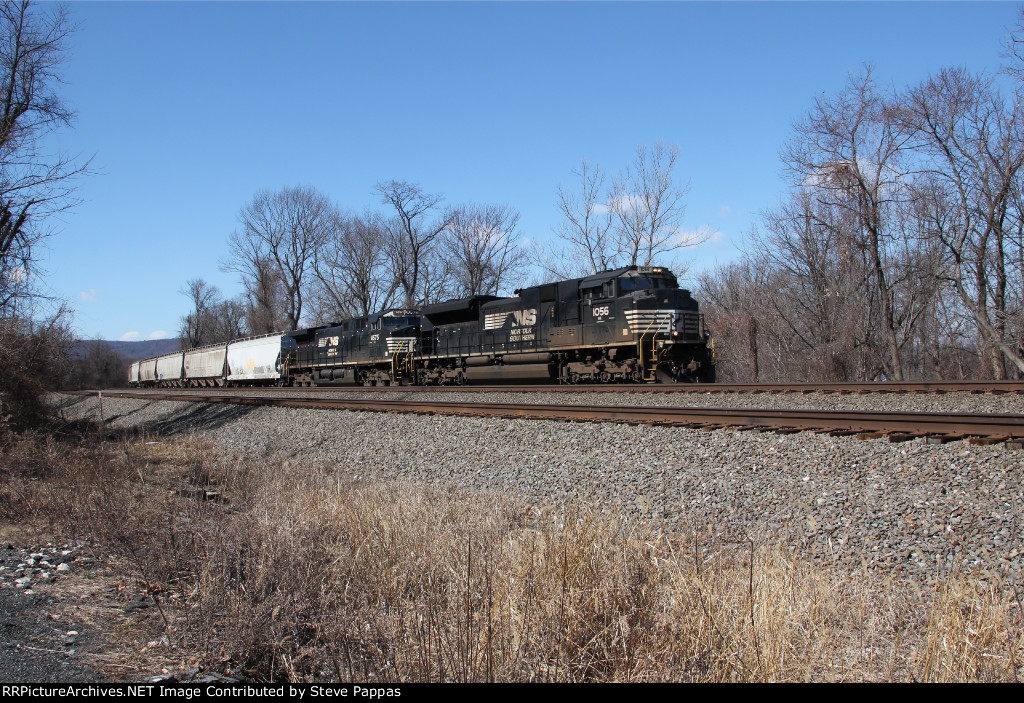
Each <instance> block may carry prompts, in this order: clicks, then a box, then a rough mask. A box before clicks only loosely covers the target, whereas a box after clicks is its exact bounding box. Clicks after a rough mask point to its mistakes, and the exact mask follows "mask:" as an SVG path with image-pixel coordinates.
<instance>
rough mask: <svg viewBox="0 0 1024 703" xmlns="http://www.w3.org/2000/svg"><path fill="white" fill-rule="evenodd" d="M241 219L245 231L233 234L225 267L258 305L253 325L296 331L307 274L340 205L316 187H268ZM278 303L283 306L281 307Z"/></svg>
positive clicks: (331, 229)
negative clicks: (335, 205) (277, 324)
mask: <svg viewBox="0 0 1024 703" xmlns="http://www.w3.org/2000/svg"><path fill="white" fill-rule="evenodd" d="M238 219H239V222H240V224H241V230H239V231H236V232H234V233H233V234H232V235H231V238H230V240H229V251H230V253H229V258H228V259H227V261H225V262H223V263H222V268H223V269H224V270H226V271H233V272H235V273H238V274H239V276H240V277H241V278H242V282H243V284H244V285H245V287H246V290H247V293H248V296H249V300H250V302H251V304H252V305H253V308H254V310H253V313H254V314H253V319H252V320H251V321H250V324H255V325H257V327H259V328H265V327H266V326H268V325H269V324H271V323H277V322H280V323H281V324H283V325H284V327H285V328H286V329H291V330H294V329H298V326H299V321H300V320H301V319H302V311H303V299H304V296H305V295H306V293H307V287H308V284H309V281H308V279H309V274H310V272H311V271H312V268H313V262H314V261H315V260H316V256H317V253H318V251H319V250H320V247H321V246H323V243H324V242H325V241H326V240H327V239H328V238H329V237H330V236H331V233H332V231H333V228H334V227H335V226H336V224H337V218H336V208H335V207H334V205H333V204H332V203H331V201H330V200H329V199H328V198H327V197H326V196H324V195H322V194H321V193H319V192H318V191H317V190H316V189H314V188H309V187H296V188H283V189H281V190H279V191H269V190H264V191H260V192H259V193H257V194H256V195H255V196H254V197H253V199H252V201H251V202H250V203H249V204H247V205H246V206H245V207H243V208H242V210H241V211H240V212H239V215H238ZM275 293H279V294H280V295H279V296H277V295H275ZM275 298H278V299H277V300H275ZM275 305H280V306H281V307H280V309H279V311H278V310H277V309H275V307H274V306H275ZM278 314H279V315H280V320H278V319H277V315H278ZM254 331H256V330H254ZM267 331H276V330H267Z"/></svg>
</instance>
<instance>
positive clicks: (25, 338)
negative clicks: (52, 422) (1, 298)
mask: <svg viewBox="0 0 1024 703" xmlns="http://www.w3.org/2000/svg"><path fill="white" fill-rule="evenodd" d="M71 342H72V335H71V331H70V329H69V326H68V322H67V315H66V314H65V313H64V312H63V311H62V312H58V313H57V314H55V315H54V316H53V317H51V318H49V319H47V320H44V321H42V322H36V321H33V320H27V319H23V318H4V319H0V440H2V439H4V438H5V437H7V436H9V435H10V433H11V432H22V431H24V430H27V429H32V428H36V427H39V426H40V425H42V424H43V423H44V422H46V421H47V420H48V419H49V418H50V416H51V413H52V410H51V409H50V407H49V406H48V405H47V403H46V401H45V397H44V395H45V393H46V391H48V390H51V389H54V388H56V387H58V386H59V385H60V383H61V382H62V381H63V379H64V377H65V376H66V374H67V372H68V368H69V361H68V353H69V350H70V348H71Z"/></svg>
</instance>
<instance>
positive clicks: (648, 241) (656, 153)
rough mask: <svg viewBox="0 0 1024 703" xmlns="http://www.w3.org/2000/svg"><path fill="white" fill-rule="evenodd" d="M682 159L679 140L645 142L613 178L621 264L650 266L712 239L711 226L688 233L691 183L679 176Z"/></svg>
mask: <svg viewBox="0 0 1024 703" xmlns="http://www.w3.org/2000/svg"><path fill="white" fill-rule="evenodd" d="M678 159H679V147H678V146H676V145H674V144H673V145H666V144H665V143H664V142H658V143H656V144H655V145H654V146H653V147H647V146H646V145H644V146H639V147H637V148H636V152H635V154H634V156H633V161H632V163H630V164H629V165H628V166H627V167H626V170H625V171H624V173H623V174H622V175H621V176H620V177H619V178H617V179H616V180H615V182H614V183H613V184H612V189H611V194H610V198H609V205H610V207H611V208H612V212H613V214H614V218H615V227H614V234H615V239H616V243H615V245H614V246H613V249H614V250H616V251H617V258H618V259H619V261H620V263H621V265H634V266H635V265H641V266H650V265H651V264H653V263H655V262H658V261H662V260H663V259H664V257H666V256H667V255H670V254H672V253H673V252H676V251H678V250H680V249H682V248H684V247H692V246H696V245H698V244H701V243H702V242H704V241H706V240H707V238H708V236H709V234H710V233H709V232H708V231H706V230H703V231H697V232H695V233H686V232H684V231H683V229H682V225H683V215H684V214H685V213H686V204H685V202H684V198H685V196H686V192H687V188H686V187H685V186H683V185H680V184H679V183H677V182H676V180H675V174H674V173H673V172H674V170H675V167H676V162H677V161H678ZM676 267H677V268H678V264H676Z"/></svg>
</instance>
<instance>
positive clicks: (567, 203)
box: [533, 159, 620, 278]
mask: <svg viewBox="0 0 1024 703" xmlns="http://www.w3.org/2000/svg"><path fill="white" fill-rule="evenodd" d="M572 175H573V176H574V177H575V178H576V184H577V186H578V190H577V189H576V188H569V187H566V186H562V185H560V186H558V210H559V212H560V213H561V215H562V222H561V224H559V226H558V229H557V231H556V237H557V239H558V240H559V241H560V242H561V247H560V248H558V247H556V249H555V250H552V249H551V248H549V247H541V248H539V249H537V250H535V253H534V257H533V260H534V263H535V264H536V265H537V266H539V267H540V268H541V269H542V270H543V271H545V272H546V273H547V274H548V275H549V276H552V277H554V278H574V277H576V276H581V275H588V274H591V273H597V272H599V271H605V270H607V269H610V268H614V267H615V266H616V265H617V264H618V261H619V253H620V252H619V250H618V249H617V244H616V242H615V240H614V238H613V237H612V210H611V208H610V207H608V205H607V204H606V203H605V202H603V200H604V199H605V198H606V194H605V191H604V188H605V176H604V173H602V171H601V167H600V166H599V165H598V164H592V163H591V162H590V161H588V160H587V159H583V161H582V162H581V163H580V167H579V168H578V169H573V171H572Z"/></svg>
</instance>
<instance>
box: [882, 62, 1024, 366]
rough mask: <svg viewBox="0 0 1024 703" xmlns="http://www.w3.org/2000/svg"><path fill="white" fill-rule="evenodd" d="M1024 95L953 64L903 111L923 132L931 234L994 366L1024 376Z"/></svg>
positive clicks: (922, 190) (923, 183)
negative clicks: (1019, 256)
mask: <svg viewBox="0 0 1024 703" xmlns="http://www.w3.org/2000/svg"><path fill="white" fill-rule="evenodd" d="M1021 108H1022V105H1021V100H1020V97H1019V96H1014V98H1013V99H1012V100H1010V101H1007V100H1005V99H1004V98H1003V97H1002V96H1001V95H1000V94H999V93H998V91H997V90H996V89H995V87H994V86H993V85H992V83H991V81H990V80H988V79H986V78H983V77H980V76H975V75H971V74H970V73H968V72H967V71H965V70H963V69H946V70H943V71H941V72H939V73H938V74H936V75H935V76H933V77H932V78H930V79H929V80H927V81H926V82H925V83H923V84H922V85H920V86H917V87H915V88H913V89H911V90H910V91H909V92H908V93H907V95H906V97H905V101H904V110H903V112H902V113H901V114H902V117H903V119H904V120H905V121H906V124H907V125H908V127H910V128H911V129H913V130H914V133H915V136H916V137H917V138H918V139H919V140H920V148H919V154H920V156H921V159H922V162H921V164H920V165H919V169H920V170H921V171H923V172H924V175H923V176H922V177H921V178H920V179H919V183H918V193H919V198H920V199H921V206H920V210H921V213H922V218H923V220H924V222H923V226H924V227H925V228H926V230H927V233H928V236H931V237H934V238H935V239H937V240H938V241H939V242H941V244H942V246H943V248H944V249H945V251H946V252H947V253H948V255H949V257H950V265H949V266H948V267H947V268H946V271H947V272H948V273H947V275H948V278H949V280H950V281H951V283H952V285H953V288H954V290H955V291H956V292H957V295H958V296H959V298H960V302H961V303H962V304H963V306H964V308H965V309H966V310H967V311H969V313H970V315H971V317H972V318H973V320H974V322H975V324H976V325H977V328H978V331H979V333H980V335H981V337H982V339H983V340H984V343H985V345H986V347H987V348H988V357H989V363H990V368H991V370H992V374H993V375H994V376H995V377H996V378H1004V377H1005V375H1006V370H1007V369H1006V364H1010V365H1011V366H1012V367H1013V368H1014V369H1015V371H1016V373H1017V374H1024V349H1022V348H1021V345H1020V342H1019V341H1018V340H1019V336H1020V334H1019V330H1020V327H1021V316H1020V312H1019V308H1018V309H1016V310H1015V306H1014V296H1015V295H1016V296H1019V294H1017V293H1015V292H1016V291H1020V290H1022V289H1024V271H1022V270H1021V269H1022V267H1021V266H1020V265H1018V264H1016V262H1015V257H1014V255H1013V252H1014V251H1015V250H1019V249H1020V245H1019V244H1017V242H1019V241H1020V237H1021V230H1022V224H1021V213H1020V211H1019V210H1018V209H1017V207H1016V202H1017V201H1016V199H1015V193H1016V192H1017V191H1018V190H1019V188H1020V180H1021V177H1022V173H1024V170H1022V169H1024V124H1022V114H1021ZM1017 301H1019V297H1017Z"/></svg>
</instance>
